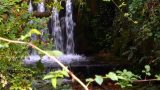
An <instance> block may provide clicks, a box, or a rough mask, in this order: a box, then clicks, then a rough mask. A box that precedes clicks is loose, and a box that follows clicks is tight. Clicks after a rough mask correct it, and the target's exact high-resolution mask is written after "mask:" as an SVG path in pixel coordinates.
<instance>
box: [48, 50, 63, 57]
mask: <svg viewBox="0 0 160 90" xmlns="http://www.w3.org/2000/svg"><path fill="white" fill-rule="evenodd" d="M46 52H47V53H48V54H50V55H52V56H55V57H59V56H61V55H63V53H62V52H61V51H58V50H53V51H46Z"/></svg>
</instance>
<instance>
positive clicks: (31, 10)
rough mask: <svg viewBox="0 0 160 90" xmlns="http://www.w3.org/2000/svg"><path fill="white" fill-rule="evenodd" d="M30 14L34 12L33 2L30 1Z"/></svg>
mask: <svg viewBox="0 0 160 90" xmlns="http://www.w3.org/2000/svg"><path fill="white" fill-rule="evenodd" d="M28 12H29V13H32V12H33V6H32V1H31V0H30V1H29V8H28Z"/></svg>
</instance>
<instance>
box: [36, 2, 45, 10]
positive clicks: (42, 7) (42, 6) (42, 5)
mask: <svg viewBox="0 0 160 90" xmlns="http://www.w3.org/2000/svg"><path fill="white" fill-rule="evenodd" d="M37 11H38V12H45V6H44V0H41V2H40V3H38V6H37Z"/></svg>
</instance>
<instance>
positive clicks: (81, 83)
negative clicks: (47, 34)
mask: <svg viewBox="0 0 160 90" xmlns="http://www.w3.org/2000/svg"><path fill="white" fill-rule="evenodd" d="M0 40H1V41H6V42H8V43H14V44H22V45H27V46H30V47H32V48H34V49H36V50H38V51H39V52H41V53H43V54H45V55H47V56H48V57H50V58H51V59H53V60H54V61H55V62H56V63H57V64H58V65H60V66H61V67H62V68H63V69H64V70H65V71H66V72H67V73H69V74H70V76H71V77H72V78H73V79H74V80H76V81H77V82H78V83H79V84H80V85H81V86H82V87H83V88H84V89H85V90H88V87H87V86H86V85H85V84H84V83H83V82H82V81H81V80H80V79H79V78H77V77H76V76H75V75H74V74H73V73H72V72H71V71H70V70H69V69H68V68H67V67H66V66H65V65H63V64H62V63H61V62H60V61H59V60H58V59H57V58H55V57H54V56H52V55H50V54H49V53H47V52H46V51H44V50H42V49H40V48H38V47H37V46H35V45H34V44H32V43H28V42H23V41H17V40H10V39H6V38H3V37H0Z"/></svg>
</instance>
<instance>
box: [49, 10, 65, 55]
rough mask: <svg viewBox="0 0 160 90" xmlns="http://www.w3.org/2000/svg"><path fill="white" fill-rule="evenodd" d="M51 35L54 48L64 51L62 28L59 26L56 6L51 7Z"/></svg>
mask: <svg viewBox="0 0 160 90" xmlns="http://www.w3.org/2000/svg"><path fill="white" fill-rule="evenodd" d="M52 36H53V38H54V45H55V48H56V50H60V51H62V52H64V49H63V36H62V30H61V27H60V21H59V13H58V10H57V8H55V7H53V9H52Z"/></svg>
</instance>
